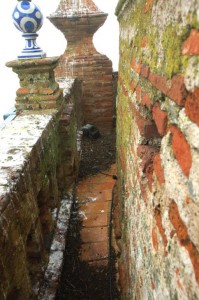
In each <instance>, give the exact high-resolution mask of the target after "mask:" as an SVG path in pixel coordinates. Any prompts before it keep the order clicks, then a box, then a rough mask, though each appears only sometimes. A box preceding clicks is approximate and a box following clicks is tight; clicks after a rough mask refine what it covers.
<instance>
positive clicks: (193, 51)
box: [182, 29, 199, 55]
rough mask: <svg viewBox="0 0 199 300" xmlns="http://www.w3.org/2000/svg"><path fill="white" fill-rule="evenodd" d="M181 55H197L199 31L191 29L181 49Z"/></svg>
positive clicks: (198, 52)
mask: <svg viewBox="0 0 199 300" xmlns="http://www.w3.org/2000/svg"><path fill="white" fill-rule="evenodd" d="M182 54H184V55H185V54H188V55H198V54H199V30H197V29H192V30H191V33H190V35H189V37H188V39H187V40H186V41H185V42H184V44H183V47H182Z"/></svg>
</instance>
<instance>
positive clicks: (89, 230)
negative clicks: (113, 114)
mask: <svg viewBox="0 0 199 300" xmlns="http://www.w3.org/2000/svg"><path fill="white" fill-rule="evenodd" d="M87 160H90V161H89V162H88V161H87ZM115 175H116V165H115V136H114V135H111V136H109V137H100V138H99V139H98V140H88V139H86V140H83V149H82V161H81V164H80V178H79V181H78V184H77V187H76V195H75V202H74V209H73V213H72V217H71V221H70V226H69V232H68V236H67V240H66V250H65V261H64V266H63V271H62V276H61V283H60V287H59V290H58V293H57V297H56V300H70V299H71V300H72V299H73V300H78V299H82V300H95V299H97V300H98V299H99V300H103V299H104V300H109V299H110V300H112V299H114V300H117V299H119V296H118V291H117V288H116V276H117V274H116V268H115V263H116V258H115V254H114V250H113V248H112V245H111V244H110V240H111V239H110V236H111V234H112V232H111V227H110V224H111V203H112V189H113V186H114V184H115Z"/></svg>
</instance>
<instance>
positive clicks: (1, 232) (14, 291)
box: [0, 80, 81, 300]
mask: <svg viewBox="0 0 199 300" xmlns="http://www.w3.org/2000/svg"><path fill="white" fill-rule="evenodd" d="M60 87H61V88H62V89H63V94H64V97H63V96H62V104H60V106H59V109H58V110H57V109H48V110H40V111H26V112H22V113H20V115H18V116H17V117H16V118H15V119H14V120H12V121H11V122H10V123H8V124H7V125H6V126H5V127H4V128H3V129H2V130H0V137H1V149H0V173H1V176H0V249H1V251H0V299H2V300H3V299H7V300H8V299H10V300H11V299H21V300H22V299H23V300H25V299H27V300H28V299H34V298H35V297H36V296H35V295H36V294H38V293H39V291H40V283H41V282H42V279H43V277H44V273H45V270H47V273H46V275H45V280H48V281H50V279H51V280H52V279H53V280H54V284H55V283H57V277H56V276H58V274H57V273H56V274H55V273H54V272H55V271H54V270H53V269H52V267H53V265H55V268H57V271H58V272H60V268H61V263H62V256H63V251H64V245H65V232H66V230H67V222H68V218H69V215H70V207H71V205H72V198H71V194H70V193H71V192H72V188H73V184H74V182H75V179H76V175H77V170H78V163H79V150H80V149H79V148H78V147H79V144H78V142H77V136H78V134H77V133H78V126H79V125H80V123H81V121H77V120H79V117H78V110H77V105H80V103H81V101H80V100H81V83H80V82H79V81H75V80H69V81H67V80H66V81H62V82H60ZM78 123H79V124H78ZM53 237H55V238H54V240H53ZM52 241H53V244H52ZM51 244H52V247H51ZM49 253H50V256H49ZM53 257H54V258H53ZM48 263H50V267H48ZM54 288H55V286H54ZM42 293H43V295H44V294H45V288H44V287H42ZM42 299H51V298H50V294H48V297H47V298H45V297H42ZM52 299H53V298H52Z"/></svg>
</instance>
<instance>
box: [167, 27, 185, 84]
mask: <svg viewBox="0 0 199 300" xmlns="http://www.w3.org/2000/svg"><path fill="white" fill-rule="evenodd" d="M187 32H188V28H187V27H185V28H183V30H182V29H181V28H180V25H179V24H178V23H171V24H170V25H168V26H167V27H166V29H165V30H164V33H163V36H162V45H163V47H164V53H165V65H164V70H163V71H164V72H165V74H166V76H167V77H168V78H171V77H172V76H173V75H175V74H177V73H179V72H180V71H181V66H182V56H181V47H182V43H183V41H184V40H185V38H186V36H187Z"/></svg>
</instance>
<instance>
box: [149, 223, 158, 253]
mask: <svg viewBox="0 0 199 300" xmlns="http://www.w3.org/2000/svg"><path fill="white" fill-rule="evenodd" d="M151 236H152V243H153V247H154V249H155V250H156V251H158V236H157V233H156V229H155V228H153V229H152V233H151Z"/></svg>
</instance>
